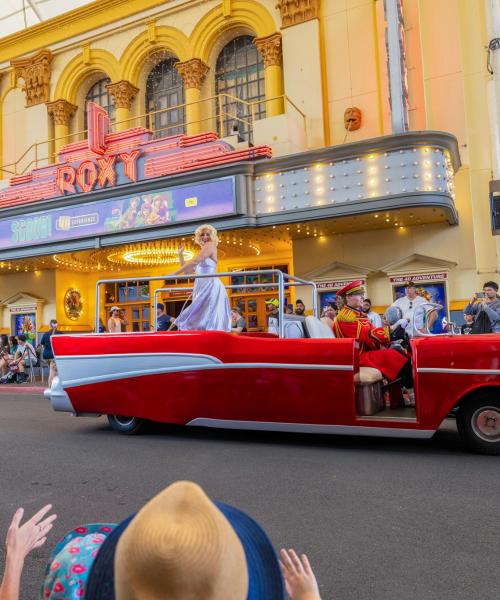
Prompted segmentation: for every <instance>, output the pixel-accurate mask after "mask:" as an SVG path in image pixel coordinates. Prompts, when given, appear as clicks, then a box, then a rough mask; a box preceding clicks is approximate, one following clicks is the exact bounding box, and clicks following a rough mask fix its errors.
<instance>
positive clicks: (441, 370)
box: [417, 367, 500, 375]
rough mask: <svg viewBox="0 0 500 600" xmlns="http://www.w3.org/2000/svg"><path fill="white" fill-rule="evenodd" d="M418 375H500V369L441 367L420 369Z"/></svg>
mask: <svg viewBox="0 0 500 600" xmlns="http://www.w3.org/2000/svg"><path fill="white" fill-rule="evenodd" d="M417 373H447V374H450V373H453V374H455V375H500V369H447V368H441V367H419V368H418V369H417Z"/></svg>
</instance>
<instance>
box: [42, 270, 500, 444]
mask: <svg viewBox="0 0 500 600" xmlns="http://www.w3.org/2000/svg"><path fill="white" fill-rule="evenodd" d="M285 277H286V278H287V279H288V283H290V281H291V280H292V279H293V278H292V277H291V276H285ZM298 281H300V280H298ZM101 283H102V282H101ZM281 283H283V279H281ZM296 283H297V281H296ZM290 284H291V283H290ZM285 285H287V283H286V282H285ZM312 286H313V293H314V294H315V288H314V285H313V284H312ZM280 296H281V297H282V296H283V289H282V286H281V289H280ZM96 305H97V306H99V302H97V304H96ZM282 305H283V303H282ZM281 319H282V320H281V323H282V324H283V325H282V326H280V333H281V334H282V336H281V337H280V336H278V335H275V334H268V333H256V334H255V333H248V334H239V335H237V334H230V333H224V332H219V331H187V332H165V333H160V332H157V333H156V332H151V333H122V334H86V335H61V336H54V337H53V338H52V344H53V350H54V355H55V358H56V363H57V367H58V372H59V376H58V377H57V378H55V379H54V382H53V384H52V387H51V389H47V390H46V391H45V395H46V397H47V398H49V399H50V400H51V403H52V406H53V408H54V410H58V411H67V412H70V413H73V414H74V415H76V416H96V415H101V414H106V415H108V419H109V422H110V424H111V426H112V428H113V429H115V430H117V431H120V432H122V433H127V434H131V433H137V432H138V431H139V430H140V429H141V428H142V427H143V426H144V424H145V423H147V422H148V421H156V422H163V423H174V424H180V425H186V426H191V427H192V426H203V427H221V428H231V429H251V430H269V431H291V432H306V433H321V434H327V433H328V434H341V435H368V436H384V437H410V438H430V437H432V436H433V435H434V433H435V432H436V430H437V429H438V428H439V426H440V425H441V423H442V422H443V420H444V419H446V418H447V417H448V416H449V415H450V414H452V415H453V416H454V417H455V418H456V420H457V427H458V431H459V434H460V436H461V438H462V440H463V442H464V443H465V445H466V446H467V447H468V448H469V449H471V450H473V451H477V452H481V453H485V454H500V334H488V335H481V336H461V335H432V336H430V335H423V336H421V337H416V338H414V339H413V340H412V342H411V345H412V363H413V374H414V381H415V406H414V407H413V406H405V403H404V401H403V396H402V394H401V389H400V387H399V386H398V382H387V381H384V380H383V377H382V374H381V373H380V372H379V371H377V370H376V369H371V368H367V367H361V368H360V367H359V365H358V348H357V344H356V342H355V340H353V339H335V338H334V337H333V333H332V331H331V329H330V328H329V327H327V326H326V325H325V324H324V323H323V322H321V321H320V320H319V319H318V318H316V317H314V316H310V317H306V318H305V319H304V320H303V321H299V322H297V321H294V322H293V323H294V326H295V329H294V333H293V334H292V335H293V337H287V335H286V333H287V327H286V324H287V322H286V321H285V320H284V315H281ZM297 327H298V329H297ZM297 331H299V333H298V334H297ZM283 334H284V335H283Z"/></svg>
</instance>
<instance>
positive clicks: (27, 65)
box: [10, 50, 54, 107]
mask: <svg viewBox="0 0 500 600" xmlns="http://www.w3.org/2000/svg"><path fill="white" fill-rule="evenodd" d="M53 58H54V57H53V54H52V52H51V51H50V50H40V52H37V53H36V54H35V55H34V56H30V57H29V58H19V59H15V60H12V61H11V63H10V64H11V65H12V67H13V68H14V72H15V76H16V79H23V80H24V85H23V88H22V89H23V92H24V94H25V96H26V107H28V106H35V105H36V104H43V103H44V102H48V101H49V100H50V63H51V62H52V59H53Z"/></svg>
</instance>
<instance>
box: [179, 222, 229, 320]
mask: <svg viewBox="0 0 500 600" xmlns="http://www.w3.org/2000/svg"><path fill="white" fill-rule="evenodd" d="M194 241H195V242H196V243H197V244H198V245H199V246H200V247H201V250H200V252H199V253H198V255H197V256H195V257H194V258H193V259H192V260H190V261H187V262H186V261H185V260H184V246H183V245H182V244H180V245H179V261H180V263H181V268H180V269H177V271H175V273H173V275H189V274H191V273H194V275H195V283H194V288H193V299H192V302H191V304H190V305H189V306H187V307H186V308H184V309H183V310H182V312H181V314H180V315H179V316H178V317H177V319H176V320H175V324H176V325H177V328H178V329H179V330H180V331H185V330H218V331H231V310H230V308H229V299H228V297H227V293H226V289H225V287H224V286H223V285H222V282H221V281H220V279H219V278H218V277H203V278H199V279H198V278H196V275H209V274H212V273H215V272H216V270H217V246H218V244H219V238H218V237H217V230H216V229H215V228H214V227H212V225H201V226H200V227H198V229H196V231H195V232H194Z"/></svg>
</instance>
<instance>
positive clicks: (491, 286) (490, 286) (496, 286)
mask: <svg viewBox="0 0 500 600" xmlns="http://www.w3.org/2000/svg"><path fill="white" fill-rule="evenodd" d="M487 287H489V288H493V289H494V290H495V292H498V283H495V282H494V281H487V282H486V283H485V284H484V285H483V290H484V288H487Z"/></svg>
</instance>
